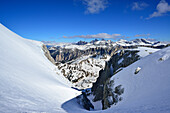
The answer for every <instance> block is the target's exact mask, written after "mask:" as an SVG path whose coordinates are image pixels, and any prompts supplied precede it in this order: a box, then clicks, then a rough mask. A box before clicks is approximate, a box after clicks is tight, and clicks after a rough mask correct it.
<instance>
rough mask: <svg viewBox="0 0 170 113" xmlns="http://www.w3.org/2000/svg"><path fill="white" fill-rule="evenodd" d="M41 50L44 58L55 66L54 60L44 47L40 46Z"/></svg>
mask: <svg viewBox="0 0 170 113" xmlns="http://www.w3.org/2000/svg"><path fill="white" fill-rule="evenodd" d="M42 50H43V51H44V54H45V56H46V57H47V58H48V60H49V61H51V62H52V63H53V64H55V60H54V59H53V57H51V54H50V52H49V50H48V49H47V47H46V45H44V44H43V45H42Z"/></svg>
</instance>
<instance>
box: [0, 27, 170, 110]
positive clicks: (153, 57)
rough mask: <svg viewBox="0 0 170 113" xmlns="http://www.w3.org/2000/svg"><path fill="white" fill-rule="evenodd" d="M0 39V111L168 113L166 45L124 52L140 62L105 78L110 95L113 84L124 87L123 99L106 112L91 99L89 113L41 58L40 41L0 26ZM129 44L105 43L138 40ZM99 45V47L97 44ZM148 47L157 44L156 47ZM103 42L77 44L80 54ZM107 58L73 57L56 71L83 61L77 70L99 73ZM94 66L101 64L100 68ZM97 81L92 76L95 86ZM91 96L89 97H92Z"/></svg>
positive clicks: (169, 61) (169, 59) (169, 77)
mask: <svg viewBox="0 0 170 113" xmlns="http://www.w3.org/2000/svg"><path fill="white" fill-rule="evenodd" d="M0 40H1V41H0V53H1V54H0V65H1V68H0V113H18V112H19V113H20V112H26V113H27V112H28V113H32V112H34V113H40V112H47V113H65V112H69V113H79V112H82V113H83V112H107V113H108V112H109V113H113V112H116V113H137V112H144V113H145V112H147V113H160V112H162V113H165V112H167V113H169V112H170V70H169V69H170V47H166V48H164V49H160V48H159V49H157V48H150V47H138V48H125V50H130V51H139V52H137V54H136V55H139V57H140V60H137V61H135V62H134V63H132V64H131V65H128V66H125V67H123V68H122V70H121V71H120V72H117V73H115V74H114V76H112V77H111V78H110V81H111V80H113V81H114V84H113V86H111V89H112V90H113V92H115V87H116V86H119V85H121V87H122V88H124V92H123V93H122V94H121V98H122V100H121V101H119V102H118V103H115V104H113V105H111V107H110V108H108V109H106V110H101V109H102V103H101V102H100V101H96V102H93V100H90V101H91V103H92V104H93V106H94V109H92V111H88V110H85V109H84V108H83V107H82V106H81V105H79V104H78V103H77V98H76V96H78V95H80V94H81V92H80V91H78V90H75V89H73V88H71V87H72V85H73V84H72V83H71V82H70V81H69V80H67V79H66V78H65V77H64V76H63V74H62V73H61V70H59V69H58V67H57V66H55V65H54V64H52V63H51V62H50V61H49V60H48V59H47V57H46V56H45V55H44V51H43V50H42V45H43V43H42V42H39V41H33V40H28V39H24V38H22V37H20V36H18V35H17V34H15V33H13V32H12V31H10V30H9V29H7V28H6V27H5V26H3V25H2V24H0ZM140 41H141V40H140ZM140 41H139V42H140ZM132 42H133V41H132ZM132 42H130V43H129V42H127V41H124V40H121V41H119V42H117V43H111V42H110V41H107V43H108V44H107V45H111V46H114V44H119V45H123V46H127V45H128V46H129V45H130V46H131V45H133V44H134V43H135V44H136V43H137V44H138V45H141V44H143V42H140V43H139V42H134V43H132ZM100 43H101V45H99V44H100ZM147 43H149V44H152V45H153V46H155V45H156V43H150V42H147ZM105 44H106V42H105V41H101V42H100V41H98V42H95V44H93V45H90V44H89V43H88V44H87V45H81V47H82V48H80V49H81V50H84V49H87V48H91V47H92V48H93V47H96V46H97V47H103V48H106V46H105ZM149 44H146V45H147V46H148V45H149ZM160 44H161V43H160ZM144 45H145V44H144ZM158 45H159V44H158ZM62 46H63V45H62ZM64 47H66V49H68V48H71V49H73V50H74V48H76V47H79V46H78V45H66V46H64ZM127 53H128V52H127ZM117 54H119V51H117ZM120 54H121V51H120ZM132 55H134V54H133V53H131V54H130V55H128V56H126V53H125V56H126V57H125V58H128V57H131V56H132ZM106 56H107V58H106V59H101V58H100V57H101V56H97V57H91V56H90V55H89V56H84V57H80V58H77V59H74V60H73V61H74V62H71V64H69V65H68V66H67V65H66V66H65V67H64V66H63V65H64V64H59V66H63V67H62V68H61V69H65V70H66V72H69V71H70V70H69V68H66V67H69V66H70V68H71V67H74V66H75V64H76V66H77V64H79V63H80V62H82V61H83V62H82V64H79V65H78V66H77V67H78V68H80V67H79V66H81V67H82V69H84V70H85V71H89V72H91V73H95V74H98V71H100V70H101V69H104V67H105V66H106V64H105V62H107V61H109V58H110V57H111V55H110V56H109V55H106ZM132 58H133V57H132ZM137 58H138V57H137ZM122 62H124V59H123V57H122V58H121V59H119V60H118V64H121V63H122ZM97 64H101V66H98V65H97ZM89 66H90V67H89ZM99 67H100V68H99ZM109 68H110V67H109ZM112 70H113V69H112ZM76 73H78V74H79V73H80V72H79V71H77V70H75V73H73V75H74V74H75V75H74V76H73V78H74V77H76V76H77V75H76ZM96 76H97V77H98V76H99V75H96ZM87 79H90V77H87ZM92 79H94V78H92ZM96 80H97V78H95V80H94V82H95V81H96ZM79 83H81V80H80V82H79ZM90 85H92V84H90ZM90 87H92V86H90ZM91 97H92V98H93V96H91ZM88 98H89V97H88ZM109 101H113V100H109Z"/></svg>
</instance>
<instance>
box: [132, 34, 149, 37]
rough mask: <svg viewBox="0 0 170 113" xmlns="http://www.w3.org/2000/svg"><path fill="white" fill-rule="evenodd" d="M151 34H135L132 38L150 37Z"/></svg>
mask: <svg viewBox="0 0 170 113" xmlns="http://www.w3.org/2000/svg"><path fill="white" fill-rule="evenodd" d="M150 35H151V34H137V35H135V36H134V37H148V36H150Z"/></svg>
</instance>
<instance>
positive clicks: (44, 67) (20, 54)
mask: <svg viewBox="0 0 170 113" xmlns="http://www.w3.org/2000/svg"><path fill="white" fill-rule="evenodd" d="M41 46H42V43H41V42H38V41H32V40H27V39H24V38H22V37H20V36H18V35H17V34H15V33H13V32H11V31H10V30H9V29H7V28H6V27H5V26H3V25H2V24H0V66H1V67H0V113H17V112H50V113H52V112H66V111H65V110H64V109H62V108H61V105H62V103H64V102H65V101H67V100H70V99H71V98H74V97H75V96H76V95H78V94H79V92H78V91H76V90H73V89H71V88H70V87H69V84H68V82H67V80H65V78H64V77H62V76H59V75H57V74H56V72H57V71H56V72H55V71H54V70H56V67H55V66H54V65H53V64H52V63H51V62H50V61H49V60H48V59H47V58H46V57H45V55H44V53H43V51H42V49H41ZM68 109H70V108H68Z"/></svg>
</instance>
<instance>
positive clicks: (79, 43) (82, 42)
mask: <svg viewBox="0 0 170 113" xmlns="http://www.w3.org/2000/svg"><path fill="white" fill-rule="evenodd" d="M85 44H87V42H85V41H79V42H77V43H76V45H85Z"/></svg>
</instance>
